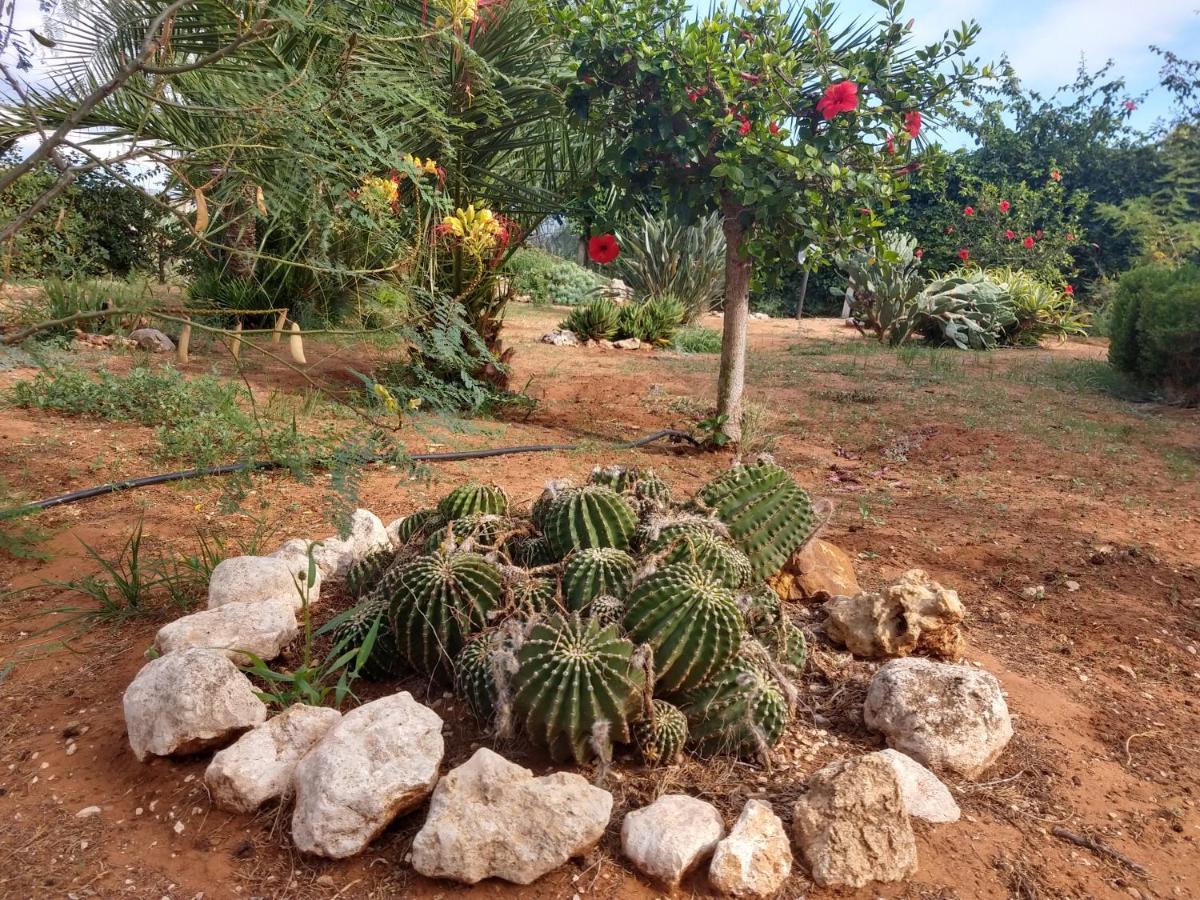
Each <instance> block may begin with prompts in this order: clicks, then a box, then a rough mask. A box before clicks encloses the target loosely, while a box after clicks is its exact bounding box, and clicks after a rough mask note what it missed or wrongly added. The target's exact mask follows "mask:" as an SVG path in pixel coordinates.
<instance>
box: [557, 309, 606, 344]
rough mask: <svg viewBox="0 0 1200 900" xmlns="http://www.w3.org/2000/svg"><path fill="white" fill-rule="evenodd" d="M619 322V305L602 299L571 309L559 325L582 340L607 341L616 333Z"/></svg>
mask: <svg viewBox="0 0 1200 900" xmlns="http://www.w3.org/2000/svg"><path fill="white" fill-rule="evenodd" d="M618 324H619V315H618V310H617V305H616V304H615V303H613V302H612V301H611V300H606V299H600V300H593V301H591V302H590V303H586V304H584V305H583V306H578V307H576V308H575V309H573V310H571V313H570V315H568V316H567V317H566V318H565V319H563V321H562V322H561V323H559V326H558V327H559V328H564V329H566V330H567V331H570V332H573V333H574V334H575V336H576V337H577V338H579V339H580V340H581V341H606V340H611V339H612V338H613V337H614V336H615V335H616V333H617V326H618Z"/></svg>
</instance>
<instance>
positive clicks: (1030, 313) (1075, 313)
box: [987, 269, 1088, 345]
mask: <svg viewBox="0 0 1200 900" xmlns="http://www.w3.org/2000/svg"><path fill="white" fill-rule="evenodd" d="M987 277H988V278H989V279H990V280H991V281H993V282H995V283H997V284H999V285H1002V286H1003V287H1004V288H1005V289H1006V292H1007V299H1008V304H1009V305H1010V306H1011V307H1012V311H1013V316H1014V317H1015V322H1014V323H1013V324H1012V325H1011V326H1009V328H1008V329H1007V330H1006V335H1005V337H1006V341H1007V343H1010V344H1024V345H1031V344H1036V343H1037V342H1038V341H1040V340H1041V339H1042V338H1047V337H1056V338H1059V339H1064V338H1066V337H1068V336H1069V335H1072V334H1076V335H1085V334H1087V332H1088V330H1087V321H1088V313H1087V312H1086V311H1085V310H1082V309H1079V308H1078V307H1076V305H1075V298H1074V297H1072V296H1071V295H1070V294H1068V293H1066V292H1064V291H1062V290H1059V289H1058V288H1055V287H1051V286H1050V285H1048V284H1046V283H1045V282H1044V281H1042V280H1040V279H1039V278H1038V277H1037V276H1036V275H1034V274H1032V273H1030V272H1024V271H1020V270H1017V269H994V270H989V271H988V272H987Z"/></svg>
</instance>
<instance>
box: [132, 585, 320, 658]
mask: <svg viewBox="0 0 1200 900" xmlns="http://www.w3.org/2000/svg"><path fill="white" fill-rule="evenodd" d="M298 631H299V626H298V625H297V623H296V609H295V604H294V603H293V602H292V599H291V598H290V597H269V598H267V599H266V600H257V601H253V602H251V603H225V604H223V605H221V606H218V607H216V608H215V609H205V610H201V611H200V612H194V613H191V614H190V615H186V616H183V617H182V618H180V619H176V620H175V621H174V622H168V623H167V624H166V625H164V626H163V627H162V628H160V629H159V630H158V635H157V636H156V637H155V638H154V646H155V648H156V649H157V650H158V651H159V653H163V654H166V653H175V652H177V651H179V650H186V649H188V648H190V647H207V648H208V649H210V650H217V651H220V652H221V653H224V654H225V655H226V656H228V657H229V658H230V659H231V660H233V662H234V663H236V664H237V665H240V666H245V665H249V664H250V662H251V659H250V656H248V655H247V653H253V654H254V655H255V656H257V657H259V658H260V659H264V660H272V659H274V658H275V657H276V656H278V655H279V654H280V653H281V652H282V651H283V648H284V647H286V646H287V645H288V644H289V643H291V641H292V639H293V638H294V637H295V636H296V634H297V632H298ZM239 651H246V652H239Z"/></svg>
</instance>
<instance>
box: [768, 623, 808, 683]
mask: <svg viewBox="0 0 1200 900" xmlns="http://www.w3.org/2000/svg"><path fill="white" fill-rule="evenodd" d="M759 640H761V641H762V643H763V645H764V646H765V647H766V648H767V650H768V651H769V652H770V654H771V657H772V658H773V659H774V660H775V661H776V662H777V663H779V664H780V665H783V666H788V667H791V668H794V669H799V670H800V671H803V670H804V664H805V663H806V662H808V641H806V640H805V639H804V632H803V631H801V630H800V629H799V628H797V627H796V626H795V625H793V624H792V623H791V622H784V623H783V625H782V627H780V628H776V629H775V630H773V631H771V632H769V633H768V634H765V635H763V636H762V637H761V638H759Z"/></svg>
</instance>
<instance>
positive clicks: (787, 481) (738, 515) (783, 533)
mask: <svg viewBox="0 0 1200 900" xmlns="http://www.w3.org/2000/svg"><path fill="white" fill-rule="evenodd" d="M697 499H698V501H699V503H700V504H701V506H702V507H704V508H706V509H711V510H713V511H714V512H715V513H716V515H717V518H719V519H720V520H721V521H722V522H724V523H725V526H726V527H727V528H728V529H729V535H730V537H731V538H732V539H733V542H734V543H735V544H736V545H737V546H738V548H739V549H740V550H741V551H742V552H743V553H745V554H746V556H748V557H749V558H750V565H751V568H752V576H753V578H755V579H764V578H768V577H770V576H772V575H774V574H775V573H776V572H778V571H779V570H780V569H782V568H783V567H784V565H785V564H786V563H787V561H788V559H789V558H790V557H791V555H792V553H793V552H794V551H795V550H796V549H797V548H798V547H800V545H801V544H803V543H804V541H805V540H807V539H808V538H809V536H810V535H811V534H812V533H813V531H814V530H815V528H816V526H817V523H816V519H815V517H814V515H813V507H812V501H811V500H810V499H809V496H808V494H806V493H805V492H804V491H802V490H801V489H800V488H799V487H798V486H797V485H796V483H795V482H794V481H792V479H791V476H789V475H788V473H787V472H786V471H785V470H784V469H783V468H781V467H780V466H777V465H776V464H775V463H773V462H758V463H754V464H752V465H748V466H736V467H734V468H732V469H730V470H729V471H728V472H726V473H724V474H723V475H721V476H719V477H717V478H716V479H714V480H713V481H711V482H709V484H708V485H706V486H705V487H704V488H703V489H702V490H701V491H700V493H699V495H698V497H697Z"/></svg>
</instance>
